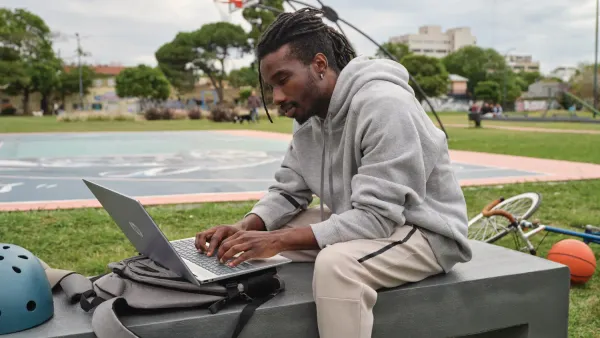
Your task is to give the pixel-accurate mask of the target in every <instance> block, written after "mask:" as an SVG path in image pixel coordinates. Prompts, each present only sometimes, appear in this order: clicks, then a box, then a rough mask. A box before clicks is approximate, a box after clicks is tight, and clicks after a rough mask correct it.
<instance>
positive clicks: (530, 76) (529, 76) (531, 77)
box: [518, 72, 544, 87]
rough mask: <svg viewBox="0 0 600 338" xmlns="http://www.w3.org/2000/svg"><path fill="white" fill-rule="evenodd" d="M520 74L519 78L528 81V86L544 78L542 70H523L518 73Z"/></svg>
mask: <svg viewBox="0 0 600 338" xmlns="http://www.w3.org/2000/svg"><path fill="white" fill-rule="evenodd" d="M518 76H519V78H521V79H523V81H524V82H525V83H527V87H529V86H530V85H531V84H533V83H535V82H536V81H538V80H541V79H543V78H544V77H543V76H542V74H540V72H521V73H519V74H518Z"/></svg>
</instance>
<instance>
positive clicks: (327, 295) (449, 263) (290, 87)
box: [196, 9, 471, 338]
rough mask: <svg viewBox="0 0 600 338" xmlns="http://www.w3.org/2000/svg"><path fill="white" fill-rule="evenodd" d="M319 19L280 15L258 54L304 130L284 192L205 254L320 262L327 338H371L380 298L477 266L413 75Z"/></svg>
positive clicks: (441, 146)
mask: <svg viewBox="0 0 600 338" xmlns="http://www.w3.org/2000/svg"><path fill="white" fill-rule="evenodd" d="M319 13H320V12H319V11H316V10H312V9H303V10H300V11H297V12H295V13H285V14H281V15H280V16H278V18H277V20H276V21H275V22H274V23H273V24H272V25H271V26H270V27H269V28H268V30H267V31H266V32H265V33H264V35H263V36H262V38H261V40H260V42H259V44H258V48H257V54H258V60H259V62H260V64H259V70H260V73H261V79H264V81H265V82H266V83H267V84H268V85H270V86H271V87H272V89H273V99H274V102H275V103H276V104H278V105H280V106H281V107H282V109H283V110H284V111H285V112H286V116H288V117H290V118H294V119H295V120H296V122H297V123H298V125H297V130H296V131H295V132H294V135H293V140H292V141H291V143H290V146H289V148H288V150H287V153H286V155H285V158H284V159H283V163H282V164H281V168H279V170H278V171H277V173H276V174H275V179H276V183H275V184H273V185H272V186H271V187H270V189H269V191H268V193H267V194H266V195H265V196H264V197H263V198H262V199H261V200H260V201H259V202H258V203H257V204H256V205H255V206H254V208H253V209H252V210H251V211H250V212H249V213H248V214H247V215H246V217H244V218H243V219H242V220H240V221H239V222H238V223H237V224H234V225H231V226H227V225H225V226H218V227H215V228H212V229H210V230H207V231H204V232H200V233H198V234H197V236H196V247H197V248H198V250H199V251H201V252H207V254H208V255H214V254H216V255H218V257H219V258H220V259H221V261H222V262H224V263H227V264H229V265H231V266H235V265H237V264H239V263H240V262H242V261H245V260H247V259H252V258H266V257H270V256H272V255H274V254H277V253H281V254H282V255H284V256H287V257H289V258H292V259H293V260H295V261H315V266H314V279H313V295H314V298H315V303H316V306H317V315H318V318H317V321H318V327H319V333H320V336H321V337H323V338H330V337H331V338H339V337H361V338H363V337H370V336H371V331H372V326H373V313H372V309H373V306H374V305H375V302H376V299H377V290H378V289H380V288H383V287H387V288H390V287H396V286H398V285H401V284H404V283H407V282H417V281H420V280H422V279H424V278H427V277H429V276H432V275H436V274H440V273H444V272H448V271H450V270H451V269H452V267H453V266H454V265H455V264H457V263H459V262H466V261H468V260H470V259H471V251H470V248H469V246H468V243H467V240H466V234H467V214H466V205H465V200H464V196H463V194H462V191H461V189H460V186H459V184H458V182H457V179H456V177H455V175H454V173H453V170H452V167H451V163H450V159H449V155H448V148H447V143H446V139H445V135H444V133H443V132H442V131H440V130H439V129H437V128H436V127H435V125H434V124H433V123H432V122H431V120H430V119H429V118H428V116H427V115H426V113H425V112H424V111H423V109H422V107H421V106H420V104H419V103H418V102H417V100H416V99H415V96H414V92H413V90H412V89H411V87H410V86H409V84H408V73H407V71H406V69H405V68H404V67H403V66H401V65H400V64H398V63H397V62H394V61H391V60H371V59H369V58H364V57H358V58H356V57H355V54H354V51H353V50H352V48H351V47H350V44H349V43H348V41H347V40H346V39H345V38H344V36H343V35H341V34H339V33H337V32H336V31H335V30H334V29H333V28H330V27H328V26H327V25H325V24H324V23H323V22H322V20H321V18H320V17H319V16H318V14H319ZM261 84H262V82H261ZM313 193H315V194H317V196H318V197H320V199H321V206H320V207H319V208H309V205H310V204H311V203H312V196H313ZM324 204H325V205H327V207H325V206H324ZM207 244H209V245H207ZM217 247H218V249H217V250H215V248H217ZM238 254H239V255H238ZM236 255H238V256H237V257H235V256H236ZM400 306H405V305H400Z"/></svg>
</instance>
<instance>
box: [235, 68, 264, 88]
mask: <svg viewBox="0 0 600 338" xmlns="http://www.w3.org/2000/svg"><path fill="white" fill-rule="evenodd" d="M229 84H231V85H232V86H233V87H235V88H240V87H246V86H249V87H252V88H256V87H258V72H257V71H256V70H255V69H254V68H251V67H243V68H240V69H235V70H232V71H231V72H230V73H229Z"/></svg>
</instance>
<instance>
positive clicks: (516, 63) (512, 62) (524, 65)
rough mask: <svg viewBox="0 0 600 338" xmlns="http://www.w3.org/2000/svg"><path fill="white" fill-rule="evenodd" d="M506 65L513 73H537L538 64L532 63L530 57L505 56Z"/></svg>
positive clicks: (538, 69)
mask: <svg viewBox="0 0 600 338" xmlns="http://www.w3.org/2000/svg"><path fill="white" fill-rule="evenodd" d="M506 63H507V64H508V65H509V66H510V68H512V70H513V71H515V72H517V73H519V72H539V71H540V62H539V61H534V60H533V57H532V56H531V55H516V54H508V55H506Z"/></svg>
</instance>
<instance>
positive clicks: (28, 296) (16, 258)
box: [0, 243, 54, 335]
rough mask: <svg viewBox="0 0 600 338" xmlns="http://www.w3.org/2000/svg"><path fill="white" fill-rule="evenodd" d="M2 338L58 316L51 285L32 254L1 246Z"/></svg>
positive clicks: (0, 321) (13, 247) (0, 310)
mask: <svg viewBox="0 0 600 338" xmlns="http://www.w3.org/2000/svg"><path fill="white" fill-rule="evenodd" d="M0 276H1V277H0V335H2V334H7V333H12V332H18V331H23V330H27V329H30V328H32V327H35V326H38V325H40V324H43V323H44V322H46V321H48V320H49V319H50V318H52V316H53V315H54V302H53V300H52V290H51V288H50V282H48V278H47V277H46V273H45V271H44V268H43V267H42V264H41V263H40V261H39V260H38V259H37V257H35V256H34V255H33V254H32V253H31V252H29V251H27V250H25V249H23V248H21V247H20V246H17V245H13V244H3V243H0Z"/></svg>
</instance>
